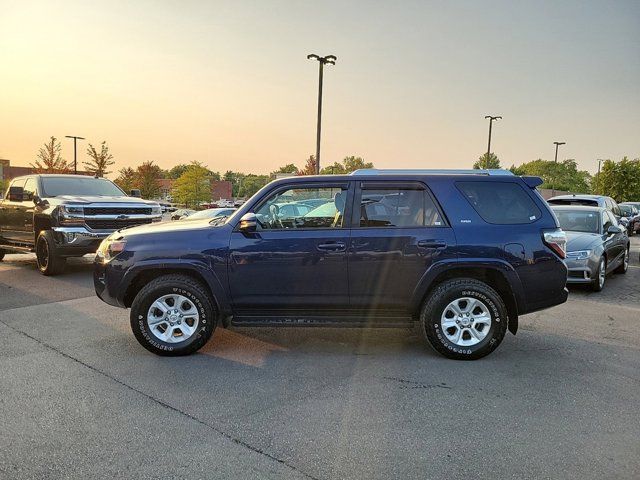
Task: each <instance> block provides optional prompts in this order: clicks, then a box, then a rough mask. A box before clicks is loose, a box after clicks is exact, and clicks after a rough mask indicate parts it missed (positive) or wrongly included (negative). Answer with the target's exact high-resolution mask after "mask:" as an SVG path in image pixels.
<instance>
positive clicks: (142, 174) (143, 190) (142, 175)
mask: <svg viewBox="0 0 640 480" xmlns="http://www.w3.org/2000/svg"><path fill="white" fill-rule="evenodd" d="M160 178H162V169H161V168H160V167H159V166H158V165H156V164H155V163H153V161H147V162H144V163H143V164H142V165H140V166H139V167H138V168H137V169H136V175H135V183H136V186H137V187H138V188H139V189H140V194H141V195H142V198H157V197H158V196H159V195H160V183H159V182H158V180H159V179H160Z"/></svg>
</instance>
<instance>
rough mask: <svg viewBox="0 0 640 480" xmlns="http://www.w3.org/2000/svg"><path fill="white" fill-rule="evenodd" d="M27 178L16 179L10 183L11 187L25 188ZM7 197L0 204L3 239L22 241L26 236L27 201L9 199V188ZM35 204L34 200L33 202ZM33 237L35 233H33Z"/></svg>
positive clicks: (0, 233) (0, 223) (0, 226)
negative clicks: (25, 208) (25, 210)
mask: <svg viewBox="0 0 640 480" xmlns="http://www.w3.org/2000/svg"><path fill="white" fill-rule="evenodd" d="M24 184H25V179H24V178H21V179H16V180H14V181H13V182H11V184H10V185H9V188H11V187H22V188H24ZM5 197H6V198H5V199H4V200H2V203H1V204H0V236H1V237H2V239H3V241H8V242H10V243H14V242H15V243H22V242H23V241H24V238H25V224H24V222H25V220H24V216H25V212H24V207H25V205H26V203H25V202H22V201H15V200H10V199H9V189H7V195H6V196H5ZM31 205H33V202H31ZM32 237H33V235H32Z"/></svg>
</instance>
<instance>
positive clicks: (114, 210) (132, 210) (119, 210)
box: [84, 207, 151, 215]
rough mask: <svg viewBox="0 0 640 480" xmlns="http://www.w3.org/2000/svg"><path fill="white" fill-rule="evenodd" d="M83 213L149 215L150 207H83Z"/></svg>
mask: <svg viewBox="0 0 640 480" xmlns="http://www.w3.org/2000/svg"><path fill="white" fill-rule="evenodd" d="M84 214H85V215H151V207H142V208H138V207H84Z"/></svg>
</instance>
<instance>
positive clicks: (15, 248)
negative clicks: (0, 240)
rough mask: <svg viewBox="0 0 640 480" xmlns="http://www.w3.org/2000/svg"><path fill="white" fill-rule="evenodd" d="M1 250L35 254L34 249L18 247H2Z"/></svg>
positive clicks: (0, 246)
mask: <svg viewBox="0 0 640 480" xmlns="http://www.w3.org/2000/svg"><path fill="white" fill-rule="evenodd" d="M0 250H4V251H5V252H19V253H33V252H35V248H34V247H20V246H18V245H0Z"/></svg>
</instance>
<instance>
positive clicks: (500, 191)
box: [456, 182, 542, 225]
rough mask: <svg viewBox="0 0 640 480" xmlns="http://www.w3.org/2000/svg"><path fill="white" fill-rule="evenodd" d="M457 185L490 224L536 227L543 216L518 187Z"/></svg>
mask: <svg viewBox="0 0 640 480" xmlns="http://www.w3.org/2000/svg"><path fill="white" fill-rule="evenodd" d="M456 185H457V187H458V189H459V190H460V191H461V192H462V194H463V195H464V197H465V198H466V199H467V201H468V202H469V203H470V204H471V206H472V207H473V208H474V209H475V211H476V212H478V215H480V216H481V217H482V218H483V219H484V221H485V222H487V223H495V224H500V225H513V224H518V223H533V222H535V221H536V220H538V219H539V218H540V216H541V215H542V213H541V212H540V209H539V208H538V206H537V205H536V204H535V202H534V201H533V200H532V199H531V197H530V196H529V195H527V192H526V191H525V190H524V189H523V188H522V187H521V186H520V185H519V184H517V183H514V182H456Z"/></svg>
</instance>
